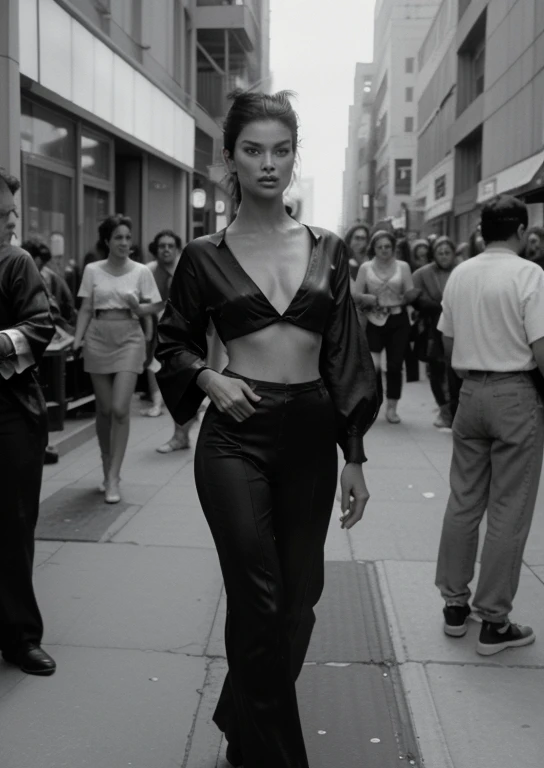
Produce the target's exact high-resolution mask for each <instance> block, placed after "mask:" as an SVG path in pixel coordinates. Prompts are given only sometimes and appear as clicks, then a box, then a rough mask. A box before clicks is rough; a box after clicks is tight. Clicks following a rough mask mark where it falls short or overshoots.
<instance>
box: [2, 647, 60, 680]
mask: <svg viewBox="0 0 544 768" xmlns="http://www.w3.org/2000/svg"><path fill="white" fill-rule="evenodd" d="M2 656H3V657H4V660H5V661H7V662H8V664H14V665H15V666H16V667H19V669H20V670H21V672H26V674H27V675H40V676H42V677H47V676H48V675H52V674H53V673H54V672H55V670H56V668H57V665H56V664H55V661H54V659H52V658H51V656H50V655H49V654H48V653H46V652H45V651H44V650H43V648H41V647H40V646H39V645H36V644H35V643H28V644H26V645H23V646H22V648H20V649H19V650H18V651H16V652H14V653H8V652H7V651H4V652H3V653H2Z"/></svg>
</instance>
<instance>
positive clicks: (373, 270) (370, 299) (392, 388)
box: [354, 230, 417, 424]
mask: <svg viewBox="0 0 544 768" xmlns="http://www.w3.org/2000/svg"><path fill="white" fill-rule="evenodd" d="M368 251H369V256H370V257H371V260H370V261H368V262H366V263H365V264H362V265H361V268H360V269H359V273H358V275H357V280H356V281H355V289H354V296H355V300H356V302H357V304H358V305H359V307H361V308H364V309H365V310H366V315H367V318H368V324H367V326H366V334H367V338H368V344H369V347H370V351H371V353H372V359H373V360H374V365H375V367H376V371H377V373H378V387H379V390H380V397H381V387H382V383H381V377H382V374H381V356H382V352H383V350H384V349H385V352H386V357H387V376H386V381H387V390H386V395H387V410H386V413H385V416H386V419H387V420H388V421H389V422H390V423H391V424H398V423H399V422H400V416H399V415H398V413H397V406H398V402H399V400H400V397H401V392H402V365H403V362H404V358H405V356H406V350H407V347H408V342H409V338H410V321H409V319H408V312H407V310H406V307H407V305H408V304H411V303H412V301H413V300H414V299H415V298H416V297H417V291H416V290H415V289H414V283H413V280H412V274H411V272H410V267H409V266H408V264H406V263H405V262H404V261H399V260H398V259H397V258H396V256H395V237H394V235H392V234H391V233H389V232H386V231H384V230H378V231H377V232H375V233H374V235H373V236H372V239H371V241H370V246H369V249H368Z"/></svg>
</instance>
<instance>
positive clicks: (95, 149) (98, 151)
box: [81, 134, 110, 179]
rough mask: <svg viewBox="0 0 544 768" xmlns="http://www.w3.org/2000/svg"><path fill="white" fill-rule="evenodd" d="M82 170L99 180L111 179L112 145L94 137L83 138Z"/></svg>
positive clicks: (83, 135)
mask: <svg viewBox="0 0 544 768" xmlns="http://www.w3.org/2000/svg"><path fill="white" fill-rule="evenodd" d="M81 168H82V170H83V173H88V174H89V175H90V176H96V177H97V178H99V179H109V177H110V145H109V142H107V141H102V140H101V139H97V138H96V137H94V136H88V135H86V134H82V136H81Z"/></svg>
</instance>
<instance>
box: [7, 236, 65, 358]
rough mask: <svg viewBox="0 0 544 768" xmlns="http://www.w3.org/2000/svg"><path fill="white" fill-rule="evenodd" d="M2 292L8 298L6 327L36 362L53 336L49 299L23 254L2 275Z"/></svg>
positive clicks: (34, 270)
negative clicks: (25, 344)
mask: <svg viewBox="0 0 544 768" xmlns="http://www.w3.org/2000/svg"><path fill="white" fill-rule="evenodd" d="M5 279H6V280H7V286H6V289H7V290H6V293H7V295H8V296H9V297H10V304H11V306H10V307H9V311H8V315H9V317H10V320H11V322H10V324H9V325H8V328H7V329H3V330H9V329H14V330H17V331H19V332H20V333H22V334H23V336H24V337H25V338H26V340H27V342H28V345H29V347H30V350H31V352H32V356H33V358H34V361H35V362H36V363H38V362H39V361H40V360H41V358H42V356H43V353H44V352H45V350H46V348H47V346H48V344H49V342H50V341H51V339H52V338H53V336H54V333H55V326H54V325H53V319H52V317H51V311H50V306H49V298H48V295H47V291H46V289H45V286H44V284H43V281H42V278H41V275H40V273H39V271H38V268H37V267H36V265H35V264H34V260H33V259H32V257H31V256H29V254H27V253H26V252H25V251H19V252H18V253H17V254H16V255H15V256H14V257H13V258H12V259H11V260H10V264H9V267H8V269H7V270H6V273H5Z"/></svg>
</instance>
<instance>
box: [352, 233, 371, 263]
mask: <svg viewBox="0 0 544 768" xmlns="http://www.w3.org/2000/svg"><path fill="white" fill-rule="evenodd" d="M348 245H349V246H350V248H351V250H352V251H353V252H354V254H355V255H356V256H359V257H361V256H364V255H365V253H366V249H367V248H368V235H367V233H366V229H363V228H361V229H356V230H355V232H354V233H353V234H352V236H351V240H350V242H349V243H348Z"/></svg>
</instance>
